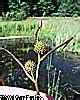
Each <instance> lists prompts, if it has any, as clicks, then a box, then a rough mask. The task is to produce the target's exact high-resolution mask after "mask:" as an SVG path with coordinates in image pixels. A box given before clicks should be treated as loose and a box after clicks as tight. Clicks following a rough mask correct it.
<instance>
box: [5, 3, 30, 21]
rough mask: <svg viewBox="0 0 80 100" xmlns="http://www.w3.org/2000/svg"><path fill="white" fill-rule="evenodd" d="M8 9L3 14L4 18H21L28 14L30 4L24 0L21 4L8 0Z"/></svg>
mask: <svg viewBox="0 0 80 100" xmlns="http://www.w3.org/2000/svg"><path fill="white" fill-rule="evenodd" d="M9 9H10V11H8V12H7V13H6V15H5V19H6V20H23V19H26V17H28V16H29V15H30V6H29V4H28V3H26V2H22V3H21V4H18V3H14V2H10V3H9Z"/></svg>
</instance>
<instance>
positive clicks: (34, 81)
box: [0, 37, 73, 94]
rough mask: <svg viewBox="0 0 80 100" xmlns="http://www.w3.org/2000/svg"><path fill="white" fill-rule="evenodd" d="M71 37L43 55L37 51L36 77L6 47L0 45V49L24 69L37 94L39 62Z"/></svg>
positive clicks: (66, 42) (65, 43)
mask: <svg viewBox="0 0 80 100" xmlns="http://www.w3.org/2000/svg"><path fill="white" fill-rule="evenodd" d="M72 39H73V37H71V38H70V39H68V40H67V41H65V42H64V43H62V44H60V45H58V46H57V47H55V48H54V49H52V50H50V51H49V52H48V53H47V54H45V55H44V56H43V57H40V53H39V52H38V64H37V69H36V79H34V77H33V75H30V74H28V72H27V71H26V69H25V67H24V65H23V64H22V63H21V62H20V61H19V60H18V59H17V58H16V57H15V56H14V55H13V54H12V53H11V52H10V51H8V50H7V49H5V48H2V47H0V50H4V51H5V52H7V53H8V54H9V55H10V56H12V58H13V59H14V60H15V61H16V62H17V63H18V64H19V65H20V66H21V68H22V69H23V70H24V72H25V74H26V76H27V77H28V78H29V79H30V80H31V81H32V82H33V83H34V84H35V88H36V91H37V94H39V89H38V71H39V67H40V63H41V62H42V61H43V60H44V59H45V58H46V57H47V56H48V55H49V54H51V53H52V52H53V51H55V50H57V49H58V48H60V47H62V46H63V45H67V44H68V43H69V42H70V41H71V40H72Z"/></svg>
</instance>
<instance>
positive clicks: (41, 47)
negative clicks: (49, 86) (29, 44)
mask: <svg viewBox="0 0 80 100" xmlns="http://www.w3.org/2000/svg"><path fill="white" fill-rule="evenodd" d="M41 28H42V21H41V25H40V26H39V27H38V29H37V31H36V33H35V37H36V38H35V40H36V41H35V45H34V51H35V52H36V53H37V56H38V60H37V61H38V62H37V64H35V62H33V61H32V60H31V59H29V60H28V61H26V63H25V64H24V65H23V64H22V62H20V61H19V59H18V58H16V57H15V56H14V55H13V54H12V53H11V52H10V51H9V50H7V49H5V48H2V47H0V50H4V51H5V52H7V53H8V54H9V55H10V56H11V57H12V58H13V59H14V60H15V61H16V62H17V63H18V64H19V65H20V67H21V68H22V69H23V71H24V72H25V74H26V76H27V77H28V78H29V79H30V80H31V81H32V82H33V83H34V85H35V88H36V91H37V94H38V95H39V87H38V77H39V74H38V72H39V67H40V64H41V62H42V61H43V60H44V59H45V58H46V57H47V56H49V55H50V54H51V53H52V52H54V51H55V50H57V49H58V48H60V47H62V46H63V47H66V46H67V45H68V43H69V42H70V41H71V40H72V39H73V37H71V38H69V39H68V40H66V41H65V42H64V43H62V44H60V45H58V46H56V47H55V48H52V49H51V50H49V51H48V52H47V53H46V54H44V52H45V51H46V50H47V49H46V48H48V47H47V44H45V43H43V42H42V41H40V39H39V32H40V30H41ZM41 55H43V56H41ZM59 76H60V74H59ZM58 82H59V77H58V81H57V84H59V83H58ZM57 86H58V85H57ZM57 86H56V87H57ZM57 91H58V89H57ZM56 97H57V95H56Z"/></svg>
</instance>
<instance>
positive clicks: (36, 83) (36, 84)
mask: <svg viewBox="0 0 80 100" xmlns="http://www.w3.org/2000/svg"><path fill="white" fill-rule="evenodd" d="M35 88H36V91H37V95H39V88H38V82H37V81H36V82H35Z"/></svg>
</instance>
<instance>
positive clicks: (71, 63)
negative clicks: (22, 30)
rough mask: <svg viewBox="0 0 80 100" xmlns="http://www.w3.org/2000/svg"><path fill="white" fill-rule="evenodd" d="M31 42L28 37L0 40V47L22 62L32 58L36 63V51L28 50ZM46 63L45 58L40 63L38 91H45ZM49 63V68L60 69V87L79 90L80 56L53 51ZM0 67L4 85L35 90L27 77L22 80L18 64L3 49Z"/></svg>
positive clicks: (46, 82)
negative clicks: (50, 66)
mask: <svg viewBox="0 0 80 100" xmlns="http://www.w3.org/2000/svg"><path fill="white" fill-rule="evenodd" d="M33 44H34V41H29V40H28V39H27V40H26V39H16V40H15V39H14V40H5V41H4V40H0V47H4V48H6V49H8V50H10V51H11V52H12V53H13V54H14V55H15V56H16V57H17V58H18V59H19V60H20V61H21V62H22V64H25V62H26V61H27V60H28V59H32V60H33V61H34V62H35V63H37V55H36V53H35V52H34V51H33V50H29V48H32V47H33ZM26 48H28V49H26ZM46 64H47V59H45V60H44V61H43V62H42V63H41V65H40V66H41V67H40V70H39V74H40V75H39V80H38V81H39V87H40V91H43V92H46V93H47V91H48V88H47V84H48V78H47V69H46ZM51 65H52V69H51V70H54V68H56V69H57V71H58V70H61V81H60V86H61V88H63V89H64V88H69V87H72V88H73V89H76V90H77V91H78V92H80V57H79V56H78V55H75V54H73V53H70V52H54V53H52V59H51ZM0 68H2V70H3V73H4V81H5V85H7V86H16V87H22V88H27V89H34V90H35V87H34V84H33V83H32V82H31V81H30V80H29V79H27V81H26V80H24V78H25V77H26V75H25V73H24V72H23V70H22V69H21V68H20V66H19V65H18V64H17V63H16V62H15V61H14V60H13V59H12V58H11V57H10V56H9V55H8V54H7V53H6V52H4V51H0ZM64 92H65V90H64ZM67 95H68V96H71V95H72V91H71V94H70V93H69V94H67ZM69 100H72V99H69Z"/></svg>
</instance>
